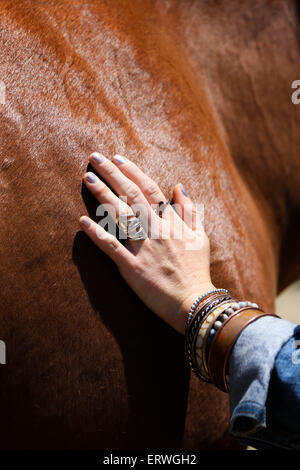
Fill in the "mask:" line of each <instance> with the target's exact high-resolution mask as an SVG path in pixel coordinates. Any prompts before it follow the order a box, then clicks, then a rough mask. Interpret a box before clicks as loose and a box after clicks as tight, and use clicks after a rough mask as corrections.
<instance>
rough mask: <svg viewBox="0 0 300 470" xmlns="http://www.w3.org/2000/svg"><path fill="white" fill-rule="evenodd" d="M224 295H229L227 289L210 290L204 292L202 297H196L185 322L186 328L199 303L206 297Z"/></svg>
mask: <svg viewBox="0 0 300 470" xmlns="http://www.w3.org/2000/svg"><path fill="white" fill-rule="evenodd" d="M221 293H222V294H226V295H229V292H228V290H227V289H213V290H210V291H208V292H206V293H205V294H203V295H200V297H198V298H197V299H196V300H195V302H194V303H193V305H192V306H191V309H190V311H189V313H188V315H187V320H186V328H188V326H189V324H190V322H191V319H192V318H193V315H194V313H195V310H196V309H197V307H198V306H199V304H200V302H202V300H204V299H205V298H206V297H210V296H212V295H214V294H221Z"/></svg>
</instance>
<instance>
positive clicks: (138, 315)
mask: <svg viewBox="0 0 300 470" xmlns="http://www.w3.org/2000/svg"><path fill="white" fill-rule="evenodd" d="M43 4H44V6H43ZM298 13H299V9H298V7H297V4H296V3H295V2H293V1H286V0H278V1H277V0H275V1H273V2H267V1H263V0H254V1H252V0H251V1H249V2H234V1H225V0H223V1H216V2H214V1H212V2H204V1H189V0H182V1H177V2H176V1H166V2H161V1H147V0H141V1H140V0H135V1H134V2H126V1H117V0H114V1H109V2H106V1H104V0H103V1H102V0H97V1H96V0H87V1H82V2H80V1H75V0H69V1H68V0H66V1H62V0H59V1H56V0H52V1H48V2H39V1H33V0H32V1H29V0H23V1H22V2H11V1H10V0H2V1H1V3H0V17H1V32H0V80H1V81H2V82H3V83H4V84H5V87H6V93H5V100H6V103H5V104H1V105H0V158H1V161H0V211H1V212H0V213H1V224H0V260H1V263H0V285H1V313H0V318H1V321H0V339H1V340H3V341H5V343H6V354H7V358H6V360H7V364H6V365H1V366H0V384H1V386H0V416H1V430H0V446H1V447H2V448H98V449H101V448H150V449H151V448H155V447H156V448H164V447H165V448H176V447H183V448H231V447H234V446H235V445H236V444H235V443H234V442H233V440H231V438H230V437H228V435H227V433H226V429H227V425H228V397H227V396H226V395H225V394H223V393H222V392H219V391H217V390H216V389H215V388H214V387H213V386H211V385H206V384H203V383H200V382H199V381H198V379H196V378H195V377H190V378H189V371H188V369H187V368H186V366H185V364H184V357H183V339H182V338H181V337H180V336H179V335H178V334H177V333H175V332H173V331H171V329H170V328H169V327H168V326H166V325H164V324H163V322H162V321H160V320H159V319H157V318H156V317H155V316H154V315H153V314H152V313H151V312H149V311H147V309H146V308H145V307H144V306H143V305H142V303H141V302H140V301H139V300H138V299H137V298H136V297H135V296H134V294H133V293H132V292H131V291H130V289H129V288H128V287H127V286H126V284H125V283H124V282H123V281H122V280H121V279H120V276H119V275H118V272H117V270H116V268H115V266H114V265H113V263H112V262H111V261H110V260H109V259H108V258H107V257H105V256H104V255H103V254H102V253H101V252H100V251H99V250H97V249H96V247H94V246H93V245H92V243H91V242H90V241H89V240H87V238H86V237H85V236H84V235H83V234H82V233H80V231H79V228H78V222H77V221H78V217H79V216H80V215H82V214H84V213H86V212H87V211H88V212H89V214H90V216H92V217H95V208H96V205H95V202H94V201H93V200H92V199H91V197H90V196H89V195H88V194H87V193H86V192H84V191H83V189H82V185H81V178H82V175H83V173H84V172H85V170H86V166H87V159H88V155H89V154H90V153H91V152H92V151H94V150H98V151H100V152H102V153H103V154H105V155H106V156H112V155H113V154H115V153H119V154H125V155H126V156H128V157H129V158H131V159H132V160H133V161H135V162H137V163H138V164H139V165H140V167H141V168H142V169H143V170H144V171H145V172H146V173H147V174H149V175H150V176H151V177H152V178H153V179H154V180H155V181H156V182H157V183H158V184H159V185H160V186H161V188H162V189H163V191H164V192H165V193H166V194H167V195H168V197H170V196H171V194H172V188H173V186H174V185H175V184H176V183H178V182H179V181H180V182H182V183H183V184H184V186H185V187H186V189H187V191H188V193H189V195H190V196H191V197H192V198H193V200H194V201H195V202H197V203H203V204H204V208H205V228H206V230H207V233H208V235H209V236H210V239H211V246H212V276H213V282H214V284H215V285H216V286H218V287H227V288H228V289H230V291H231V292H232V294H234V295H236V296H237V297H238V298H246V299H248V300H252V301H255V302H257V303H259V304H260V306H261V307H262V308H264V309H266V310H268V311H273V309H274V297H275V295H276V293H277V292H278V291H279V290H280V289H281V288H283V287H284V286H286V285H288V284H289V283H290V282H291V281H292V280H293V279H295V278H296V277H297V276H299V273H300V256H299V248H298V246H297V244H298V241H299V233H300V230H299V215H300V163H299V162H300V159H299V148H300V132H299V121H300V106H296V105H294V104H293V103H292V102H291V93H292V90H291V83H292V82H293V81H294V80H296V79H299V78H300V67H299V65H300V54H299V52H300V51H299V44H300V37H299V31H300V30H299V16H298Z"/></svg>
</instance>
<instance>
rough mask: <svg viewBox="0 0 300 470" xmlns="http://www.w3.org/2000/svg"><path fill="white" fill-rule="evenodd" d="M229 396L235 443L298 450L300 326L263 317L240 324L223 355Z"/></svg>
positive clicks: (230, 428)
mask: <svg viewBox="0 0 300 470" xmlns="http://www.w3.org/2000/svg"><path fill="white" fill-rule="evenodd" d="M298 348H299V349H298ZM229 398H230V425H229V430H230V432H231V433H232V434H233V435H234V436H236V437H237V438H238V440H239V441H240V442H241V443H243V444H246V445H251V446H253V447H255V448H258V449H297V450H300V326H298V325H296V324H294V323H291V322H288V321H286V320H282V319H279V318H275V317H263V318H261V319H259V320H256V321H255V322H253V323H252V324H250V325H249V326H248V327H247V328H245V330H244V331H243V332H242V333H241V335H240V336H239V338H238V340H237V342H236V344H235V345H234V347H233V350H232V352H231V355H230V358H229Z"/></svg>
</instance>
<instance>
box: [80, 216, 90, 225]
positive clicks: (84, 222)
mask: <svg viewBox="0 0 300 470" xmlns="http://www.w3.org/2000/svg"><path fill="white" fill-rule="evenodd" d="M80 223H81V224H82V225H84V226H85V227H89V226H90V225H91V222H90V221H89V219H88V218H87V217H85V216H83V217H81V218H80Z"/></svg>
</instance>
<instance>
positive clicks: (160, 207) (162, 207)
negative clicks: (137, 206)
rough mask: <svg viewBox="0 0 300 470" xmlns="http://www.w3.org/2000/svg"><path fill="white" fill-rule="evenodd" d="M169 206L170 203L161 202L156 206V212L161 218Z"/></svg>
mask: <svg viewBox="0 0 300 470" xmlns="http://www.w3.org/2000/svg"><path fill="white" fill-rule="evenodd" d="M168 205H169V201H159V203H158V204H157V206H156V209H155V212H156V214H157V215H158V216H159V217H162V215H163V213H164V211H165V209H166V207H167V206H168Z"/></svg>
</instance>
